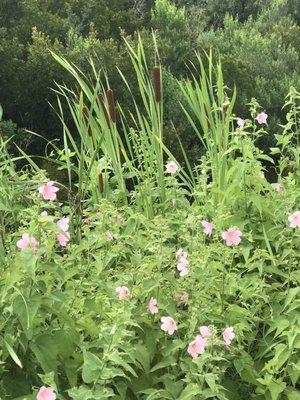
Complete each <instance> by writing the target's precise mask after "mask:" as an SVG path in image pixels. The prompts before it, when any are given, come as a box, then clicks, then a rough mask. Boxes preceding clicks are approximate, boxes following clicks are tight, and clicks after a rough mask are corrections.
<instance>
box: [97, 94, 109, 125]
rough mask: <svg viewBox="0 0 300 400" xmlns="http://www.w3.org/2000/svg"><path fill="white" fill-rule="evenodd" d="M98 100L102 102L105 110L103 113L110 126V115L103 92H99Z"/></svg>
mask: <svg viewBox="0 0 300 400" xmlns="http://www.w3.org/2000/svg"><path fill="white" fill-rule="evenodd" d="M98 100H99V102H100V104H101V108H102V111H103V114H104V117H105V120H106V123H107V125H108V126H110V120H109V115H108V112H107V108H106V105H105V103H104V97H103V94H102V93H99V94H98Z"/></svg>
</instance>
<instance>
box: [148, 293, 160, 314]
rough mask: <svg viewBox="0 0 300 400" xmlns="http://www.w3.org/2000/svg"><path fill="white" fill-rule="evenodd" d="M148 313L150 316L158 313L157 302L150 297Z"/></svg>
mask: <svg viewBox="0 0 300 400" xmlns="http://www.w3.org/2000/svg"><path fill="white" fill-rule="evenodd" d="M148 311H149V313H150V314H157V313H158V307H157V300H156V299H155V298H154V297H151V299H150V300H149V303H148Z"/></svg>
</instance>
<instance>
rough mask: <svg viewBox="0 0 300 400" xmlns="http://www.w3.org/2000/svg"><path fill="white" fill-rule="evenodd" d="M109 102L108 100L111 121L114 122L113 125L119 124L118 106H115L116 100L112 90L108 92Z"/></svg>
mask: <svg viewBox="0 0 300 400" xmlns="http://www.w3.org/2000/svg"><path fill="white" fill-rule="evenodd" d="M106 96H107V100H108V105H109V115H110V119H111V120H112V122H113V123H116V122H117V113H116V105H115V98H114V92H113V90H112V89H108V91H107V92H106Z"/></svg>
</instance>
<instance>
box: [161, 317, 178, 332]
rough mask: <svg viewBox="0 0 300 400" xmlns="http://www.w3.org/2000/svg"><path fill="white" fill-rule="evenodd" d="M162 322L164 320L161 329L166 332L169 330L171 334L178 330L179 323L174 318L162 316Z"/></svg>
mask: <svg viewBox="0 0 300 400" xmlns="http://www.w3.org/2000/svg"><path fill="white" fill-rule="evenodd" d="M161 322H162V324H161V329H162V330H163V331H164V332H168V334H169V335H173V333H174V332H175V331H177V325H176V322H175V321H174V319H173V318H171V317H162V318H161Z"/></svg>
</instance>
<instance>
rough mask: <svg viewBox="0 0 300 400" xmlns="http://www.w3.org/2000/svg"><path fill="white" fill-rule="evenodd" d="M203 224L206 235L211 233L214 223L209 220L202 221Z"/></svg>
mask: <svg viewBox="0 0 300 400" xmlns="http://www.w3.org/2000/svg"><path fill="white" fill-rule="evenodd" d="M201 225H202V226H203V230H204V233H205V234H206V235H211V234H212V230H213V225H212V224H211V223H210V222H208V221H201Z"/></svg>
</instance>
